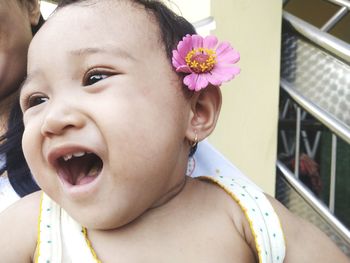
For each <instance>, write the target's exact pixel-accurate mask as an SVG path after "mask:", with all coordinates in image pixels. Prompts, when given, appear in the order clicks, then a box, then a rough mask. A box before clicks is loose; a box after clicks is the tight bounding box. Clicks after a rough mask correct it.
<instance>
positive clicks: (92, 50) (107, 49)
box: [69, 45, 136, 60]
mask: <svg viewBox="0 0 350 263" xmlns="http://www.w3.org/2000/svg"><path fill="white" fill-rule="evenodd" d="M69 53H70V54H71V55H73V56H78V57H81V56H82V57H84V56H88V55H93V54H97V53H109V54H111V53H112V54H114V55H115V56H118V57H121V58H125V59H130V60H136V58H135V57H133V56H132V55H131V54H130V53H128V52H127V51H125V50H124V49H121V48H119V47H115V46H112V45H106V46H102V47H86V48H80V49H75V50H71V51H70V52H69Z"/></svg>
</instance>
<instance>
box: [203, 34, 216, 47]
mask: <svg viewBox="0 0 350 263" xmlns="http://www.w3.org/2000/svg"><path fill="white" fill-rule="evenodd" d="M217 43H218V39H217V38H216V36H206V37H205V38H204V39H203V47H204V48H207V49H214V48H215V47H216V45H217Z"/></svg>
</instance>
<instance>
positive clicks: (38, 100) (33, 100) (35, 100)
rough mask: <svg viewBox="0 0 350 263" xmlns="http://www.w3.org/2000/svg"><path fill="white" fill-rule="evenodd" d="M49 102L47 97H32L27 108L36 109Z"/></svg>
mask: <svg viewBox="0 0 350 263" xmlns="http://www.w3.org/2000/svg"><path fill="white" fill-rule="evenodd" d="M48 100H49V98H48V97H45V96H43V95H31V96H29V97H28V99H27V103H26V108H28V109H29V108H32V107H35V106H37V105H39V104H41V103H44V102H46V101H48Z"/></svg>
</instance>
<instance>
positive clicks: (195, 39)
mask: <svg viewBox="0 0 350 263" xmlns="http://www.w3.org/2000/svg"><path fill="white" fill-rule="evenodd" d="M192 46H193V48H200V47H203V38H202V37H201V36H200V35H193V36H192Z"/></svg>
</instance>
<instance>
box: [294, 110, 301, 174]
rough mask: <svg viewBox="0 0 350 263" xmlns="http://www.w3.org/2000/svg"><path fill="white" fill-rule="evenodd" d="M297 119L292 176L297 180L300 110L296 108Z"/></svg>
mask: <svg viewBox="0 0 350 263" xmlns="http://www.w3.org/2000/svg"><path fill="white" fill-rule="evenodd" d="M296 110H297V119H296V122H297V123H296V129H295V165H294V175H295V177H296V178H299V156H300V126H301V109H300V107H299V106H297V109H296Z"/></svg>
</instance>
